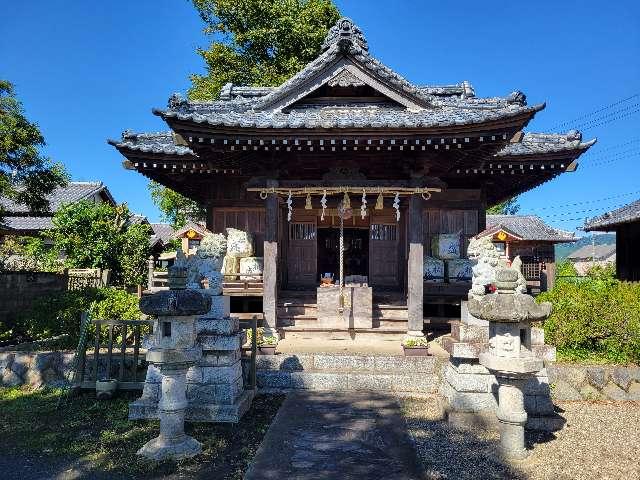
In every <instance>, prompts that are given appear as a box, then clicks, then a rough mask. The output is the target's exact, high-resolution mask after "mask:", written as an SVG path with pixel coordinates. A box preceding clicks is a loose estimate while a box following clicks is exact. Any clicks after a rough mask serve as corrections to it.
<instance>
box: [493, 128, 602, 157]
mask: <svg viewBox="0 0 640 480" xmlns="http://www.w3.org/2000/svg"><path fill="white" fill-rule="evenodd" d="M594 143H596V140H595V139H593V140H590V141H588V142H582V134H581V133H580V132H578V131H577V130H570V131H569V132H567V133H525V134H524V135H523V136H522V139H521V140H520V142H515V143H509V144H508V145H507V146H506V147H505V148H503V149H502V150H501V151H499V152H498V153H497V154H496V156H498V157H505V156H519V155H538V154H541V153H552V152H563V151H567V150H586V149H588V148H589V147H590V146H591V145H593V144H594Z"/></svg>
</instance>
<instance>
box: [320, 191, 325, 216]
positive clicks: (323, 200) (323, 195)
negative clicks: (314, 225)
mask: <svg viewBox="0 0 640 480" xmlns="http://www.w3.org/2000/svg"><path fill="white" fill-rule="evenodd" d="M320 205H322V215H320V221H321V222H324V211H325V210H326V209H327V191H326V190H324V191H323V192H322V198H321V199H320Z"/></svg>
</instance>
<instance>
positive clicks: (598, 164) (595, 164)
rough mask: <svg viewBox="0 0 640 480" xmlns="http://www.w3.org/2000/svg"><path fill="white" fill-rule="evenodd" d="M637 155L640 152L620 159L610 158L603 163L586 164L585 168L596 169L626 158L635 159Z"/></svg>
mask: <svg viewBox="0 0 640 480" xmlns="http://www.w3.org/2000/svg"><path fill="white" fill-rule="evenodd" d="M638 155H640V152H635V153H631V154H629V155H622V156H620V157H614V158H612V159H610V160H605V161H603V162H595V163H587V164H586V165H585V166H586V167H598V166H600V165H608V164H610V163H613V162H617V161H618V160H625V159H627V158H631V157H636V156H638Z"/></svg>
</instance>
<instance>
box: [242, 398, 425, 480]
mask: <svg viewBox="0 0 640 480" xmlns="http://www.w3.org/2000/svg"><path fill="white" fill-rule="evenodd" d="M286 478H295V479H296V480H315V479H323V480H326V479H347V480H348V479H354V480H355V479H357V480H369V479H382V478H389V479H394V480H410V479H411V480H413V479H416V480H417V479H422V478H425V477H424V473H423V470H422V467H421V464H420V463H419V460H418V459H417V456H416V452H415V448H414V445H413V442H412V441H411V439H410V437H409V434H408V433H407V427H406V423H405V420H404V418H403V416H402V414H401V412H400V405H399V404H398V402H397V400H396V399H395V398H394V397H392V396H387V395H383V394H379V393H375V392H295V393H291V394H289V396H288V397H287V399H286V400H285V402H284V404H283V405H282V407H281V408H280V411H279V412H278V414H277V415H276V418H275V419H274V421H273V423H272V424H271V427H270V428H269V431H268V432H267V435H266V436H265V438H264V440H263V442H262V445H261V446H260V448H259V450H258V453H257V454H256V456H255V458H254V460H253V463H252V464H251V465H250V467H249V470H248V471H247V474H246V476H245V480H268V479H269V480H270V479H274V480H275V479H278V480H281V479H286Z"/></svg>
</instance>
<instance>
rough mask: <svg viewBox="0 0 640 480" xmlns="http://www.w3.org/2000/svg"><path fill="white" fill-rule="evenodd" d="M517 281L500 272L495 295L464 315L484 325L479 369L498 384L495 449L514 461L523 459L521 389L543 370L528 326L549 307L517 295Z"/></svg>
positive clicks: (472, 304)
mask: <svg viewBox="0 0 640 480" xmlns="http://www.w3.org/2000/svg"><path fill="white" fill-rule="evenodd" d="M518 279H519V275H518V271H517V270H515V269H512V268H501V269H499V270H497V272H496V287H497V291H496V293H494V294H489V295H485V296H482V297H471V298H470V299H469V313H470V314H471V315H473V316H474V317H476V318H479V319H482V320H487V321H488V322H489V351H487V352H484V353H481V354H480V364H482V365H483V366H484V367H486V368H487V369H488V370H490V371H491V372H492V373H493V374H494V375H495V376H496V379H497V381H498V384H499V387H498V411H497V417H498V420H499V422H500V448H501V450H502V453H503V454H504V455H505V456H506V457H509V458H515V459H521V458H525V457H526V456H527V450H526V448H525V443H524V425H525V424H526V422H527V413H526V411H525V409H524V392H523V386H524V383H525V382H526V380H527V379H528V378H529V377H530V376H531V375H533V374H535V373H536V372H539V371H540V370H542V368H543V367H544V364H543V361H542V360H541V359H539V358H537V357H535V356H534V355H533V353H532V351H531V350H532V349H531V322H534V321H539V320H544V319H546V318H548V317H549V315H550V314H551V304H550V303H548V302H545V303H542V304H538V303H536V302H535V300H534V299H533V297H532V296H531V295H527V294H524V293H517V292H516V288H517V287H518Z"/></svg>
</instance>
